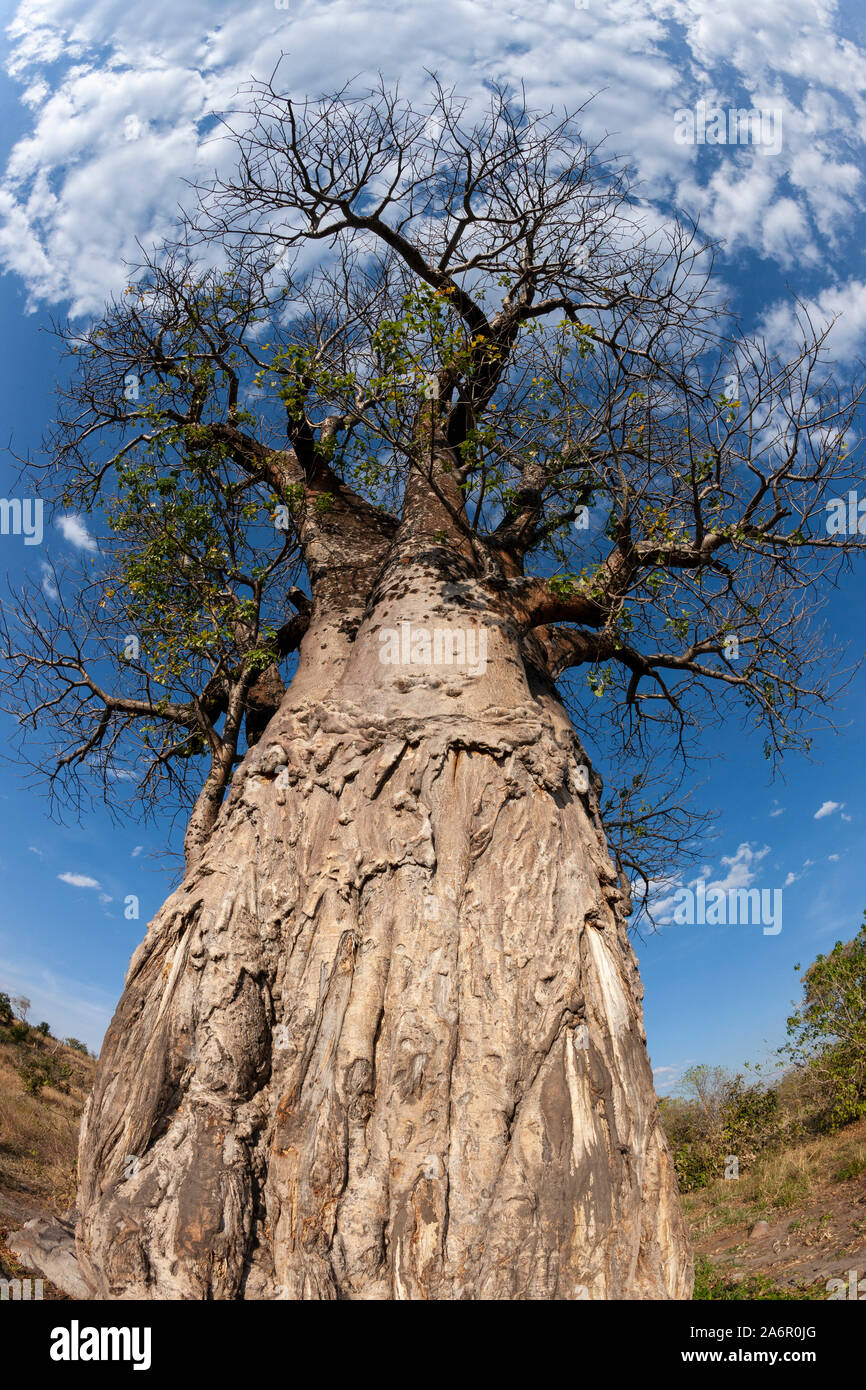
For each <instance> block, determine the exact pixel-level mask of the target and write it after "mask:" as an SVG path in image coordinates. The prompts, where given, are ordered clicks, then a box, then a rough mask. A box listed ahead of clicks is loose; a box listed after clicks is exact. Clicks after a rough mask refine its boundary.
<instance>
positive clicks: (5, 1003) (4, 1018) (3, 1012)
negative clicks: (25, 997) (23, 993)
mask: <svg viewBox="0 0 866 1390" xmlns="http://www.w3.org/2000/svg"><path fill="white" fill-rule="evenodd" d="M11 1022H12V1001H11V999H10V998H9V995H8V994H2V993H0V1023H11Z"/></svg>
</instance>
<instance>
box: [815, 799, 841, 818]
mask: <svg viewBox="0 0 866 1390" xmlns="http://www.w3.org/2000/svg"><path fill="white" fill-rule="evenodd" d="M843 805H844V802H841V801H823V802H822V803H821V805H820V806H819V807H818V809H817V811H816V812H815V814H814V816H813V817H812V819H813V820H824V819H825V818H826V817H827V816H832V815H833V814H834V812H836V811H839V810H841V808H842V806H843Z"/></svg>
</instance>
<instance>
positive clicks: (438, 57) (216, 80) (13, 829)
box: [0, 0, 866, 1090]
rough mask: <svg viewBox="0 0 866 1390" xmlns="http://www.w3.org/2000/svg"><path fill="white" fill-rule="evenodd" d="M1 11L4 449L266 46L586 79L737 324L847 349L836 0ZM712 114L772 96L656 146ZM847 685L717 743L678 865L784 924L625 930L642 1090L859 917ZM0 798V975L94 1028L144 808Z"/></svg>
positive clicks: (853, 743)
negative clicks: (837, 698) (751, 137)
mask: <svg viewBox="0 0 866 1390" xmlns="http://www.w3.org/2000/svg"><path fill="white" fill-rule="evenodd" d="M3 13H4V19H5V23H6V25H7V28H6V36H5V73H4V75H3V76H2V78H0V113H2V118H3V119H2V125H3V131H4V144H5V151H4V160H5V165H2V166H0V167H2V168H3V172H2V177H0V266H2V269H3V270H4V271H5V274H4V275H3V278H2V280H0V313H2V316H3V341H2V349H0V350H2V370H0V401H2V424H3V429H4V435H3V443H4V445H5V444H6V443H7V442H8V441H9V440H10V439H11V440H12V443H13V446H14V449H15V451H16V452H18V453H25V452H27V450H30V451H36V450H37V449H38V446H39V440H40V437H41V434H42V431H43V428H44V426H45V423H46V421H47V420H48V419H49V418H50V414H51V408H52V407H51V390H52V384H53V381H54V378H55V376H56V374H57V366H56V361H55V357H54V350H53V347H52V345H51V342H50V340H49V338H48V336H47V335H46V334H44V333H41V332H40V327H41V325H43V324H44V323H45V322H47V320H48V317H49V316H50V314H51V313H52V312H53V313H57V314H61V315H62V314H66V313H72V314H74V315H78V316H82V317H86V316H87V315H90V314H93V313H96V312H98V310H99V308H100V306H101V304H102V302H103V300H104V298H105V296H106V295H107V294H109V293H111V292H112V291H114V290H117V289H119V288H120V287H122V286H123V284H125V283H126V280H127V275H126V272H125V270H124V264H123V263H124V261H125V260H135V259H136V256H137V249H136V243H137V242H141V243H142V244H145V245H146V244H148V243H150V242H152V241H154V240H156V239H158V238H159V237H160V236H161V235H163V234H165V233H166V232H168V231H170V229H171V224H172V219H173V217H174V214H175V212H176V209H177V208H178V206H179V205H182V204H183V203H184V202H185V201H187V200H188V199H189V196H190V195H189V188H188V185H187V183H186V180H188V179H191V178H192V179H195V178H197V177H203V176H206V175H207V174H208V173H209V172H210V171H211V170H212V169H213V168H214V167H219V166H221V165H224V162H225V161H226V160H228V159H230V157H231V152H230V149H229V148H228V146H227V144H226V143H225V142H224V141H222V140H221V139H220V137H219V135H218V133H217V131H216V128H215V125H214V121H213V117H212V113H213V112H214V111H226V110H228V109H231V108H232V107H235V106H237V105H238V97H237V93H238V89H239V88H242V87H243V85H244V84H245V83H246V82H248V81H249V80H250V79H251V78H263V77H267V76H269V75H270V73H271V72H272V71H273V69H274V67H275V65H276V64H277V62H278V61H280V59H281V56H282V61H281V65H280V81H281V84H282V85H283V86H285V88H286V89H287V90H291V92H292V93H293V94H294V95H303V94H310V95H313V96H316V95H319V94H321V93H324V92H328V91H333V90H335V89H336V88H338V87H340V86H342V85H343V84H344V83H345V82H346V81H348V80H350V79H358V80H359V81H360V82H363V81H365V80H367V81H372V80H373V79H374V78H375V75H376V74H377V73H381V74H382V76H383V77H384V79H385V81H386V83H388V84H393V83H394V82H397V81H399V83H400V86H401V90H402V91H403V92H404V94H405V95H407V96H410V97H418V98H419V99H421V98H422V97H423V91H424V88H425V83H426V80H427V79H426V76H425V74H426V73H428V72H430V71H435V72H436V73H437V74H438V75H439V77H440V78H442V79H443V81H444V82H445V83H446V84H454V85H455V86H456V87H457V89H458V90H459V91H460V92H461V93H462V94H463V95H464V96H466V97H467V98H469V99H470V100H471V99H477V100H480V99H481V98H483V95H484V92H485V88H486V86H487V85H489V84H490V83H491V82H497V83H502V84H506V85H510V86H512V87H516V86H519V85H520V84H523V86H524V87H525V90H526V96H527V100H528V101H529V103H530V104H531V105H533V106H537V107H558V108H561V107H569V108H574V107H576V106H578V105H580V104H582V103H584V102H586V101H587V100H588V98H590V97H591V98H592V100H591V101H589V103H588V105H587V107H586V110H585V113H584V116H583V120H582V125H583V130H584V133H585V135H586V137H587V138H588V139H589V140H591V141H596V140H599V139H601V138H603V137H606V139H607V148H608V149H609V150H610V152H611V153H612V154H613V153H615V154H618V155H620V156H622V157H624V158H625V159H626V160H627V161H628V163H629V164H630V166H631V168H632V169H633V172H634V176H635V178H636V179H637V180H638V182H639V184H640V193H641V196H642V198H643V199H645V200H646V203H647V204H648V205H649V208H650V209H657V210H658V214H659V215H660V216H665V215H668V214H669V213H670V212H671V210H673V209H674V208H682V209H683V210H685V211H686V212H687V213H688V214H690V215H693V216H697V217H699V219H700V227H701V230H702V232H703V233H704V234H705V235H706V236H708V237H710V238H712V239H713V240H718V241H720V242H721V243H722V248H721V252H720V258H719V273H720V276H721V277H722V279H723V280H724V284H725V287H726V289H727V291H728V293H729V295H730V297H731V299H732V302H733V304H734V306H735V307H736V309H737V311H738V312H739V313H740V315H741V316H742V318H743V321H744V323H745V324H746V325H747V326H750V327H755V328H758V329H760V331H761V332H763V333H764V334H765V336H766V337H767V338H768V340H769V341H770V342H771V343H772V344H773V345H774V346H778V347H780V348H784V347H785V345H786V344H787V343H788V342H789V341H790V340H791V337H792V334H793V331H794V308H793V296H794V295H796V296H797V297H798V298H799V299H801V300H802V301H804V302H805V303H806V304H807V306H808V307H809V309H810V311H811V312H812V313H813V315H814V316H815V317H816V319H817V320H826V319H830V318H837V322H836V324H835V326H834V329H833V331H832V334H831V344H832V348H833V352H834V355H835V356H836V358H837V359H838V361H839V363H840V365H841V366H842V368H843V370H853V369H854V367H855V364H856V362H857V361H858V359H861V358H862V357H863V356H864V355H866V351H864V349H866V257H864V252H863V245H864V230H866V227H864V221H866V219H864V215H863V211H862V209H863V204H864V171H866V161H864V148H866V22H864V20H863V19H862V18H861V16H860V13H859V12H858V9H857V8H856V7H855V5H854V4H852V3H847V0H846V3H844V4H830V3H826V0H764V3H763V4H762V5H760V6H756V5H755V4H754V0H725V2H724V3H719V0H577V3H576V4H575V3H574V2H573V0H438V3H437V4H436V5H429V4H422V3H420V0H406V2H405V3H390V4H388V3H365V0H356V3H352V4H348V3H346V0H330V3H329V2H328V0H288V3H287V4H285V5H282V4H280V3H274V0H184V3H182V4H178V3H177V0H172V2H171V3H169V0H149V3H148V4H146V5H130V4H129V3H128V0H26V2H25V3H23V4H20V5H19V6H17V7H14V6H11V5H10V6H4V7H3ZM701 103H703V107H700V104H701ZM713 108H721V109H722V110H725V111H726V110H728V109H730V108H741V109H744V108H753V109H759V110H763V111H772V112H773V113H774V119H775V121H776V123H777V131H778V138H777V139H776V141H775V142H774V145H773V146H772V147H771V146H770V145H766V146H761V145H760V144H748V145H732V144H730V143H704V144H699V143H694V144H692V143H685V142H683V141H682V140H680V139H678V138H676V130H677V120H678V117H677V113H678V112H679V113H682V112H683V111H690V112H697V111H698V110H699V109H702V110H707V111H710V110H712V109H713ZM679 120H680V123H681V121H682V117H681V116H680V117H679ZM776 146H778V148H777V147H776ZM837 316H838V317H837ZM3 467H4V481H3V484H2V488H3V490H4V493H5V495H7V496H9V495H12V491H13V479H14V470H13V468H12V466H11V463H10V464H4V465H3ZM89 539H90V538H89V532H88V530H87V519H86V518H82V519H81V521H80V523H79V524H78V525H76V524H71V523H67V524H66V525H65V527H64V528H63V529H59V528H56V527H55V528H53V529H52V530H51V533H50V534H49V535H47V536H46V539H45V545H44V547H43V548H42V549H44V550H46V551H47V553H49V554H51V555H57V556H60V555H62V553H63V552H64V549H66V550H67V551H70V550H71V551H73V552H74V551H76V550H79V551H80V550H86V547H87V545H88V542H89ZM0 545H2V547H3V550H4V561H5V563H4V564H3V569H4V570H7V571H9V573H10V576H11V577H12V579H13V582H14V580H15V577H16V575H20V574H21V573H23V571H24V570H25V569H27V568H30V569H34V568H38V566H39V564H40V563H41V561H42V559H44V554H38V555H37V554H34V553H33V549H32V548H31V549H30V550H29V551H28V549H27V548H26V547H24V545H23V541H22V539H21V538H20V537H3V538H2V540H0ZM862 608H863V602H862V589H861V586H860V583H859V582H858V581H857V580H852V581H851V582H850V583H849V584H846V585H845V586H843V588H842V589H841V590H840V591H839V593H838V594H836V595H834V596H833V606H832V612H833V618H834V623H835V625H836V627H837V630H838V632H839V634H840V635H841V637H842V638H843V639H847V640H849V641H851V643H852V644H853V645H854V646H855V647H856V646H857V645H858V643H859V645H860V646H861V647H862V645H863V633H864V623H863V621H862ZM864 694H866V684H864V682H863V681H862V680H861V679H860V678H858V679H857V681H855V683H854V684H853V685H852V687H851V688H850V690H849V692H848V695H847V697H846V699H845V701H844V702H843V705H842V706H841V707H840V711H839V715H838V718H839V723H840V732H839V734H838V735H836V736H832V735H827V736H826V737H824V738H822V739H821V740H819V743H818V744H817V745H816V750H815V757H816V763H815V764H813V765H809V764H806V763H800V764H796V765H792V767H791V768H790V770H787V771H786V776H785V780H784V781H783V782H777V783H776V784H774V785H770V784H769V782H768V779H767V772H766V767H765V764H764V760H763V757H762V755H761V749H760V741H759V740H756V741H752V740H749V739H747V738H745V737H744V736H743V734H742V732H741V730H740V728H739V726H736V727H731V729H730V730H722V731H720V732H718V733H715V734H713V736H712V740H711V743H710V746H709V748H708V750H707V751H708V752H709V753H710V755H711V757H710V761H709V762H708V764H707V767H706V770H705V771H704V772H703V773H702V777H703V778H704V781H705V785H704V788H703V791H702V797H703V803H704V804H706V805H710V806H713V807H717V808H718V812H719V814H718V818H717V819H716V821H715V822H714V825H713V828H712V832H711V837H710V839H709V840H708V843H707V853H706V861H705V863H704V864H703V865H702V866H701V869H700V871H701V873H702V874H703V876H704V877H705V878H706V879H707V881H709V882H717V883H722V884H725V885H726V886H731V887H740V886H743V887H749V886H757V887H767V888H782V889H783V890H784V924H783V929H782V931H781V932H780V933H779V934H778V935H775V936H769V935H764V934H763V933H762V932H761V929H760V927H745V926H739V927H737V926H731V927H726V928H713V927H706V926H705V927H699V926H695V927H687V926H684V927H678V926H669V927H666V928H664V929H663V930H662V931H661V932H660V933H659V934H658V935H655V936H650V937H647V939H646V941H645V942H644V943H643V944H639V955H640V959H641V966H642V971H643V976H644V981H645V985H646V991H647V993H646V1001H645V1007H646V1014H647V1028H648V1035H649V1044H650V1052H651V1056H652V1059H653V1063H654V1065H655V1067H656V1075H657V1083H658V1085H659V1089H660V1090H665V1089H668V1088H669V1087H670V1086H672V1085H675V1083H676V1078H677V1076H678V1075H679V1074H680V1072H681V1071H682V1069H683V1067H684V1066H686V1065H687V1064H688V1063H689V1062H691V1061H708V1062H721V1063H725V1064H728V1065H730V1066H732V1067H738V1066H741V1065H742V1062H743V1061H744V1060H745V1059H746V1058H747V1057H752V1058H755V1057H756V1056H758V1055H759V1054H761V1053H763V1052H764V1051H765V1050H766V1047H767V1045H768V1044H769V1045H772V1044H774V1043H777V1042H778V1041H780V1040H781V1033H782V1031H783V1027H784V1018H785V1014H786V1012H787V1004H788V1001H789V1000H790V998H791V997H792V994H793V992H794V991H795V988H796V977H795V975H794V973H793V968H792V967H793V964H794V962H795V961H797V960H802V961H804V962H805V961H808V960H810V959H812V957H813V956H814V955H815V953H816V952H817V951H819V950H822V949H826V948H827V947H828V946H830V945H832V943H833V941H834V940H835V939H837V937H839V936H850V935H852V934H853V932H854V931H855V930H856V928H857V925H858V922H859V919H860V918H861V917H862V912H863V909H864V907H866V894H864V893H862V891H861V886H860V877H859V872H858V865H859V862H860V857H861V855H862V853H863V848H864V846H863V833H862V816H861V814H860V800H861V798H860V785H861V782H862V774H863V767H864V757H863V752H862V749H863V746H864V739H863V733H864V720H863V716H862V714H861V713H860V710H861V708H862V705H863V698H864ZM0 797H2V798H3V799H2V803H0V809H2V816H3V822H4V826H5V829H4V835H3V840H2V843H0V869H2V873H3V879H4V884H5V888H4V896H3V907H2V913H0V989H7V990H9V991H10V992H12V993H25V994H27V995H28V996H29V997H30V998H31V999H32V1001H33V1015H36V1016H38V1017H39V1018H42V1017H45V1018H46V1019H48V1021H49V1022H51V1023H52V1025H53V1026H54V1027H55V1028H56V1029H57V1030H58V1031H60V1032H62V1033H71V1034H75V1035H76V1036H79V1037H83V1038H84V1039H85V1040H86V1041H88V1042H89V1044H90V1045H91V1046H92V1047H94V1048H96V1047H98V1045H99V1043H100V1041H101V1035H102V1032H103V1031H104V1028H105V1026H106V1024H107V1021H108V1018H109V1016H110V1013H111V1010H112V1008H113V1005H114V1002H115V1000H116V998H117V995H118V994H119V991H120V988H121V986H122V975H123V971H124V970H125V967H126V964H127V962H128V958H129V956H130V955H131V953H132V950H133V949H134V947H135V945H136V944H137V941H138V939H139V937H140V935H141V933H142V931H143V929H144V925H145V923H146V921H147V920H148V919H149V917H150V916H152V915H153V912H154V911H155V910H156V908H157V907H158V906H159V904H160V902H161V900H162V898H163V896H164V894H165V888H166V883H167V877H166V873H165V871H164V870H162V869H160V868H159V865H158V863H157V861H154V860H153V859H152V858H151V857H150V856H151V853H152V851H154V850H157V849H158V848H159V844H160V833H159V828H158V827H156V828H149V829H148V830H147V831H141V830H139V829H136V828H135V827H134V826H132V827H122V828H119V829H118V828H116V827H113V826H112V824H111V822H110V821H109V820H108V818H107V816H106V815H105V813H104V812H101V811H97V812H94V813H93V815H91V816H89V817H88V818H87V819H85V820H84V821H83V822H82V824H81V825H77V824H75V823H74V822H73V823H72V824H70V825H67V826H65V827H58V826H56V825H54V824H53V823H50V822H48V821H46V819H45V813H44V803H43V802H42V801H41V800H40V799H39V798H38V797H37V796H36V795H35V794H34V793H32V792H27V791H23V790H22V789H21V785H20V781H19V780H18V778H17V777H16V775H15V773H14V771H13V770H12V769H10V768H5V769H3V770H2V772H0ZM163 838H164V837H163ZM675 886H676V879H674V883H673V884H672V887H675ZM128 894H136V895H137V896H139V897H140V899H141V917H140V920H138V921H128V920H126V919H125V918H124V915H123V902H124V899H125V897H126V896H127V895H128Z"/></svg>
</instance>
